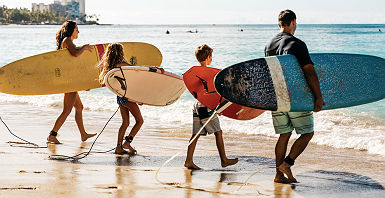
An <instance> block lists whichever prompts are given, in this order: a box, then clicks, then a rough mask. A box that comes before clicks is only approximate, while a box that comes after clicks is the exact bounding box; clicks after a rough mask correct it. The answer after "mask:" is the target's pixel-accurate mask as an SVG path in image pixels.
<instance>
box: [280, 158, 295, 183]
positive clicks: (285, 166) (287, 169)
mask: <svg viewBox="0 0 385 198" xmlns="http://www.w3.org/2000/svg"><path fill="white" fill-rule="evenodd" d="M278 169H279V171H281V172H283V173H284V174H285V175H286V176H287V177H288V179H289V180H290V181H291V182H293V183H297V182H298V181H297V180H296V179H295V178H294V177H293V173H291V169H290V165H289V164H288V163H286V162H283V163H282V164H281V165H279V167H278Z"/></svg>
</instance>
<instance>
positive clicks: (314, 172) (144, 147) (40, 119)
mask: <svg viewBox="0 0 385 198" xmlns="http://www.w3.org/2000/svg"><path fill="white" fill-rule="evenodd" d="M2 110H3V113H2V115H0V116H1V117H2V119H3V120H4V121H5V122H6V123H7V124H8V126H9V128H10V129H11V130H12V132H14V133H16V134H17V135H20V136H21V137H22V138H25V139H27V140H29V141H31V142H36V143H38V144H39V145H43V146H44V145H45V138H46V136H47V134H48V132H49V130H50V127H52V124H53V122H54V120H55V119H56V116H57V115H58V112H59V111H60V109H59V108H52V107H35V106H31V105H25V104H13V105H8V104H4V105H2ZM5 112H7V113H5ZM7 114H12V115H17V116H12V117H10V116H7ZM83 114H84V117H85V127H86V129H87V131H90V132H99V130H100V129H101V127H102V126H104V124H105V121H106V119H107V118H108V117H110V116H111V115H110V113H105V112H90V111H84V113H83ZM73 117H74V114H73V112H72V113H71V115H70V116H69V117H68V120H67V122H66V123H65V124H64V125H63V127H62V129H61V131H60V134H61V136H60V137H59V139H60V140H61V141H62V142H63V143H64V144H62V145H52V144H50V145H49V146H48V148H41V149H33V148H20V147H11V146H9V145H8V144H7V143H6V142H8V141H18V140H16V139H15V138H13V137H12V136H11V135H10V134H9V133H8V132H7V131H6V128H5V127H4V126H3V125H2V123H1V125H2V126H1V127H0V131H1V132H2V133H3V134H2V135H1V139H0V140H1V141H0V156H1V158H2V163H1V165H0V167H1V169H2V172H3V176H2V180H1V181H0V196H1V195H3V196H4V197H26V196H29V197H53V196H56V197H84V196H86V197H90V196H93V197H124V196H130V195H131V196H135V197H166V196H167V197H169V196H176V197H196V196H199V197H213V196H214V197H255V196H263V197H273V196H274V197H289V196H290V197H323V196H325V194H327V195H328V197H348V196H349V197H363V196H367V197H380V196H382V195H383V193H384V192H385V178H383V173H384V172H385V167H383V166H379V165H380V164H384V163H385V157H382V156H380V155H372V154H368V153H367V152H365V151H357V150H353V149H337V148H332V147H328V146H320V145H316V144H313V143H311V144H309V146H308V148H307V149H306V150H305V152H304V153H303V154H302V155H301V156H300V157H299V159H297V160H296V165H295V166H293V169H292V170H293V173H294V175H295V177H296V178H297V179H298V180H299V181H300V182H301V183H298V184H291V185H288V184H275V183H274V182H273V179H274V174H275V172H274V171H275V170H274V168H268V167H272V166H274V146H275V142H276V138H273V137H266V136H263V135H245V134H242V135H239V134H237V135H235V134H234V133H231V132H228V133H226V132H225V133H224V142H225V148H226V153H227V155H228V156H230V157H238V158H239V162H238V164H236V165H234V166H230V167H226V168H222V167H220V159H219V156H218V152H217V150H216V147H215V138H214V136H213V135H211V136H207V137H201V138H200V139H199V141H198V144H197V148H196V152H195V157H194V161H195V163H196V164H197V165H198V166H200V167H201V168H203V170H199V171H190V170H186V169H185V168H184V167H183V163H184V159H185V155H186V152H185V151H184V152H182V154H181V155H180V156H177V157H176V158H175V159H174V160H173V161H171V162H170V164H168V165H167V166H166V167H164V168H162V169H161V171H160V174H159V179H160V180H161V181H162V182H164V183H167V184H169V185H163V184H161V183H158V182H157V181H156V180H155V174H156V171H157V170H158V168H159V167H160V166H161V165H162V164H163V163H164V162H165V161H166V160H167V159H169V158H170V157H171V156H172V155H174V154H175V153H177V152H179V151H180V150H181V149H182V148H183V147H185V146H186V145H187V143H188V140H189V138H190V136H191V132H190V129H189V128H188V129H177V128H170V129H169V130H166V131H165V130H157V129H156V128H155V127H154V126H152V125H153V123H151V121H149V120H148V121H147V122H145V126H144V127H143V129H142V130H141V131H139V133H138V136H137V137H136V138H135V140H134V142H133V146H135V147H136V149H137V150H138V155H135V156H128V155H127V156H116V155H114V154H112V153H92V154H91V155H90V156H88V157H86V158H84V159H82V160H79V161H78V162H69V161H56V160H49V159H48V157H49V156H50V155H52V154H64V155H73V154H76V153H79V152H82V151H87V150H88V148H89V147H90V146H91V144H92V142H93V140H94V139H91V140H89V141H87V142H86V143H81V142H80V137H79V132H78V130H77V127H76V124H75V122H74V118H73ZM86 117H92V118H94V119H92V120H91V119H89V120H87V119H86ZM9 118H11V119H9ZM18 118H22V119H18ZM119 125H120V118H119V116H116V117H115V118H114V119H112V120H111V122H110V124H109V125H108V126H107V128H106V129H105V131H104V132H103V134H102V135H101V136H100V139H98V141H97V143H96V144H95V151H106V150H108V149H109V148H112V147H114V145H115V142H116V136H117V130H118V127H119ZM292 143H293V141H290V143H289V144H290V145H291V144H292ZM256 171H260V172H258V173H257V174H256V175H255V176H254V177H252V178H251V179H250V180H249V181H248V184H247V185H246V186H243V187H242V189H241V190H239V191H236V190H237V189H239V187H241V186H242V185H243V182H245V181H246V179H247V178H248V177H249V176H250V175H251V174H253V173H255V172H256Z"/></svg>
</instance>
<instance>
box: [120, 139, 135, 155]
mask: <svg viewBox="0 0 385 198" xmlns="http://www.w3.org/2000/svg"><path fill="white" fill-rule="evenodd" d="M122 147H123V148H125V149H128V150H130V154H133V155H136V153H137V152H136V150H135V149H134V148H133V147H132V146H131V144H130V143H128V142H127V141H125V142H124V144H123V146H122Z"/></svg>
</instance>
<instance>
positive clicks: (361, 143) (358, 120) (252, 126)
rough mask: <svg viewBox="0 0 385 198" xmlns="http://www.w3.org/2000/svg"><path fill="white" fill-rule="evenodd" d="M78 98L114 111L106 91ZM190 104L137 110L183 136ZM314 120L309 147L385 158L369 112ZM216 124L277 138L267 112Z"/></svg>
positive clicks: (37, 99) (384, 126) (89, 106)
mask: <svg viewBox="0 0 385 198" xmlns="http://www.w3.org/2000/svg"><path fill="white" fill-rule="evenodd" d="M79 94H80V98H81V99H82V102H83V105H84V107H85V110H86V111H94V112H101V113H110V112H112V111H115V110H116V108H117V107H118V106H117V104H116V96H115V95H114V94H112V93H110V92H108V91H107V90H106V89H96V90H91V91H88V92H79ZM62 100H63V94H55V95H45V96H14V95H6V94H0V103H2V104H5V103H8V104H26V105H33V106H39V107H52V108H62ZM194 102H195V100H194V98H192V97H191V96H190V94H189V93H188V92H185V93H184V94H183V95H182V97H181V99H180V100H178V101H177V102H175V103H174V104H172V105H170V106H166V107H151V106H141V107H140V108H141V111H142V114H143V117H144V120H146V121H147V120H148V121H149V122H151V124H149V125H148V127H149V128H153V129H157V130H169V129H172V130H175V131H176V132H178V131H183V132H186V131H189V130H191V127H192V106H193V104H194ZM21 108H23V107H21ZM361 108H362V107H361ZM15 116H17V115H15ZM314 118H315V135H314V137H313V139H312V142H313V143H316V144H319V145H327V146H331V147H334V148H351V149H356V150H360V151H367V152H368V153H371V154H379V155H382V156H385V133H384V131H385V122H384V121H383V120H381V119H378V118H376V117H373V116H372V115H371V113H370V112H364V111H358V110H357V109H341V110H327V111H321V112H319V113H315V114H314ZM89 119H93V118H89ZM95 119H96V118H95ZM98 119H100V118H98ZM148 121H147V122H148ZM220 121H221V126H222V129H223V131H224V132H225V133H229V134H232V135H241V134H245V135H263V136H268V137H278V135H276V134H275V132H274V128H273V125H272V120H271V113H270V112H269V111H266V112H265V113H264V114H262V115H261V116H259V117H257V118H255V119H253V120H249V121H238V120H233V119H229V118H226V117H224V116H220ZM180 129H181V130H180ZM297 137H298V136H296V135H293V136H292V138H297Z"/></svg>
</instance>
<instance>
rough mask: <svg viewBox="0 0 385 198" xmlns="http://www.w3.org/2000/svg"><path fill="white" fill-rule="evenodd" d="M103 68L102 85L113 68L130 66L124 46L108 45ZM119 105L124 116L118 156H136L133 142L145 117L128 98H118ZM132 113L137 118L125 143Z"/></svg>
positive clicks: (117, 151) (117, 145)
mask: <svg viewBox="0 0 385 198" xmlns="http://www.w3.org/2000/svg"><path fill="white" fill-rule="evenodd" d="M101 64H102V67H103V70H102V72H101V73H100V76H99V82H100V84H103V82H104V76H105V75H106V74H107V72H108V71H110V70H111V69H113V68H116V67H121V66H129V64H128V63H127V62H126V60H125V58H124V51H123V46H122V45H121V44H119V43H112V44H110V45H108V47H107V49H106V52H105V53H104V56H103V58H102V60H101ZM117 103H118V105H119V108H120V114H121V116H122V125H121V126H120V128H119V134H118V141H117V144H116V148H115V153H116V154H121V155H122V154H128V153H130V154H136V150H135V149H134V148H133V147H132V146H131V143H132V140H133V139H134V137H135V135H136V134H137V133H138V131H139V129H140V127H141V126H142V125H143V117H142V114H141V112H140V109H139V106H138V105H137V104H136V103H134V102H131V101H128V100H127V98H123V97H119V96H117ZM130 112H131V114H132V115H133V116H134V118H135V125H134V127H132V129H131V132H130V134H129V135H128V136H126V137H125V138H124V139H125V140H126V141H125V142H124V144H122V143H123V137H124V134H125V133H126V130H127V128H128V125H129V124H130ZM124 149H129V150H130V152H127V151H126V150H124Z"/></svg>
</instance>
